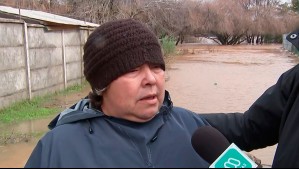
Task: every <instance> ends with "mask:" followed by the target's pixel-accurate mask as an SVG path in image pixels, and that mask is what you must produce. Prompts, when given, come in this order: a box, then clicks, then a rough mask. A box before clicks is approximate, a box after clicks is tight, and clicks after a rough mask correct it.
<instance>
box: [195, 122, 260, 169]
mask: <svg viewBox="0 0 299 169" xmlns="http://www.w3.org/2000/svg"><path fill="white" fill-rule="evenodd" d="M191 143H192V146H193V148H194V150H195V151H196V152H197V154H199V155H200V156H201V157H202V158H203V159H204V160H206V161H207V162H209V163H210V164H211V166H210V168H256V167H257V164H255V163H254V162H253V161H252V160H251V159H250V158H249V157H248V156H247V155H245V153H243V152H242V151H241V150H240V149H239V148H238V147H237V146H236V145H235V144H234V143H232V144H231V145H230V144H229V142H228V140H227V139H226V138H225V137H224V135H223V134H222V133H220V132H219V131H218V130H217V129H215V128H213V127H211V126H203V127H199V128H198V129H197V130H196V131H195V132H194V134H193V135H192V138H191Z"/></svg>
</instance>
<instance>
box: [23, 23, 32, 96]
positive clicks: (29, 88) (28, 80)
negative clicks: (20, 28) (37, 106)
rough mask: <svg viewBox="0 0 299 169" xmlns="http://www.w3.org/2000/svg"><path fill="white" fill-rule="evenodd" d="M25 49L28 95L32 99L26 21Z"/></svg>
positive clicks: (25, 26)
mask: <svg viewBox="0 0 299 169" xmlns="http://www.w3.org/2000/svg"><path fill="white" fill-rule="evenodd" d="M24 51H25V57H26V70H27V71H26V72H27V87H28V96H29V99H30V100H31V99H32V93H31V76H30V58H29V45H28V27H27V23H26V22H25V21H24Z"/></svg>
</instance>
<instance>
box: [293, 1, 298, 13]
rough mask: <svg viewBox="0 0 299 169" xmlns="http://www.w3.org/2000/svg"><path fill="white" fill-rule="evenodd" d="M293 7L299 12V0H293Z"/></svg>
mask: <svg viewBox="0 0 299 169" xmlns="http://www.w3.org/2000/svg"><path fill="white" fill-rule="evenodd" d="M292 9H293V10H294V11H296V12H299V0H292Z"/></svg>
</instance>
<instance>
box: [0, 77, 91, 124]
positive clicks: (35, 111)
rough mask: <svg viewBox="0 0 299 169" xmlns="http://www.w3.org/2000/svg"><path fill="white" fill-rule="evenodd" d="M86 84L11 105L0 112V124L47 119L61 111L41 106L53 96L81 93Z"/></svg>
mask: <svg viewBox="0 0 299 169" xmlns="http://www.w3.org/2000/svg"><path fill="white" fill-rule="evenodd" d="M86 84H87V83H83V84H82V85H74V86H71V87H69V88H67V89H65V90H63V91H59V92H56V93H53V94H50V95H46V96H42V97H35V98H33V99H32V100H24V101H21V102H17V103H14V104H12V105H11V106H9V107H7V108H4V109H2V110H0V123H1V124H10V123H18V122H21V121H26V120H35V119H41V118H46V117H49V116H50V115H53V114H54V113H57V112H59V111H61V110H60V109H59V108H55V107H54V108H49V107H44V106H43V105H44V104H45V103H47V102H50V101H51V100H52V99H53V98H54V97H55V96H59V95H67V94H71V93H74V92H79V91H81V90H82V89H83V88H84V87H85V85H86Z"/></svg>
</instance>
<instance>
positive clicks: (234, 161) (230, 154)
mask: <svg viewBox="0 0 299 169" xmlns="http://www.w3.org/2000/svg"><path fill="white" fill-rule="evenodd" d="M256 167H257V164H255V163H254V162H253V161H252V160H251V159H250V158H249V157H248V156H247V155H246V154H244V153H243V152H242V150H240V149H239V148H238V147H237V146H236V145H235V144H234V143H232V144H231V145H230V146H229V147H228V148H227V149H226V150H225V151H224V152H223V153H222V154H221V155H220V156H219V157H218V158H217V159H216V160H215V161H214V162H213V163H212V164H211V166H210V168H256Z"/></svg>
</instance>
